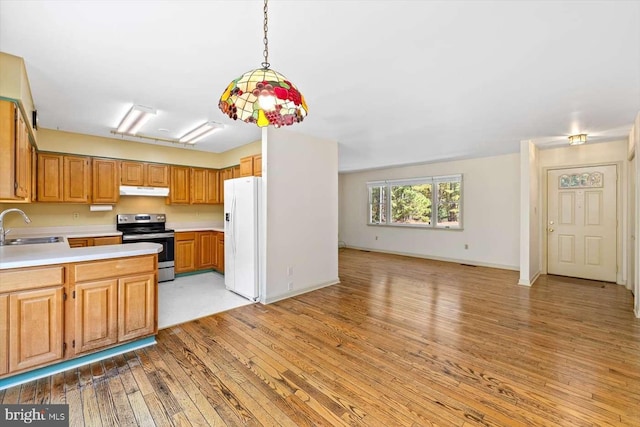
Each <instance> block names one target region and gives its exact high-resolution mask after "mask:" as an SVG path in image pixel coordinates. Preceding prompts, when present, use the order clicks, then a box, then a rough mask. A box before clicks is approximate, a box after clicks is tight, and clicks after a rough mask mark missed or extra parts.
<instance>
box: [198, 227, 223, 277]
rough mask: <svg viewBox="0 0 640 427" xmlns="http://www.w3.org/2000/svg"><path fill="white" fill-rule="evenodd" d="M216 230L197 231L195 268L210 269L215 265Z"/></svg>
mask: <svg viewBox="0 0 640 427" xmlns="http://www.w3.org/2000/svg"><path fill="white" fill-rule="evenodd" d="M217 249H218V248H217V245H216V232H215V231H198V232H197V245H196V253H197V254H198V258H197V260H196V269H197V270H206V269H212V268H214V266H215V265H216V261H217V258H216V251H217Z"/></svg>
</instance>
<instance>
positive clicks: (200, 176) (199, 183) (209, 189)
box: [191, 168, 220, 205]
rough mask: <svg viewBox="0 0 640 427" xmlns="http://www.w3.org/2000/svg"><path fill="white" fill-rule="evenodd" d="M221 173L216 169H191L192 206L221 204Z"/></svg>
mask: <svg viewBox="0 0 640 427" xmlns="http://www.w3.org/2000/svg"><path fill="white" fill-rule="evenodd" d="M218 193H219V173H218V171H217V170H215V169H204V168H191V204H208V205H211V204H216V203H220V201H219V197H218Z"/></svg>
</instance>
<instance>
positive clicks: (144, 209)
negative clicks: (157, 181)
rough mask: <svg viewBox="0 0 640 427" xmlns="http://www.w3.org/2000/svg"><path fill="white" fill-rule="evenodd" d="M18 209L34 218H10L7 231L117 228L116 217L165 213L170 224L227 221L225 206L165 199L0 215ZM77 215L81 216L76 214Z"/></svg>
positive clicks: (34, 206)
mask: <svg viewBox="0 0 640 427" xmlns="http://www.w3.org/2000/svg"><path fill="white" fill-rule="evenodd" d="M9 208H18V209H21V210H23V211H24V213H26V214H27V215H28V216H29V218H30V219H31V224H25V222H24V221H23V220H22V217H21V216H20V215H7V216H6V217H5V220H4V226H5V228H20V227H29V226H31V227H53V226H85V225H113V226H115V221H116V219H115V218H116V215H117V214H124V213H164V214H166V215H167V221H168V222H172V223H176V222H188V223H192V222H197V223H200V222H202V223H205V222H213V223H220V222H222V220H223V211H224V208H223V206H222V205H185V206H181V205H167V204H165V199H164V198H163V197H137V196H127V197H121V198H120V201H119V202H118V204H117V205H114V206H113V210H111V211H103V212H91V211H89V205H85V204H69V203H29V204H9V203H4V204H0V212H1V211H3V210H5V209H9ZM74 214H77V215H74Z"/></svg>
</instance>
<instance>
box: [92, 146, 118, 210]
mask: <svg viewBox="0 0 640 427" xmlns="http://www.w3.org/2000/svg"><path fill="white" fill-rule="evenodd" d="M91 172H92V179H91V182H92V191H91V202H92V203H96V204H115V203H118V200H119V199H120V188H119V187H120V167H119V162H118V161H117V160H113V159H100V158H96V157H94V158H92V159H91Z"/></svg>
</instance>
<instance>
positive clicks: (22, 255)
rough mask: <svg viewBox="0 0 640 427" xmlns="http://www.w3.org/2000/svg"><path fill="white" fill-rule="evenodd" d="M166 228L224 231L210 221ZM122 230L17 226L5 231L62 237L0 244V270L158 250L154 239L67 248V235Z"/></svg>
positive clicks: (13, 235) (115, 233)
mask: <svg viewBox="0 0 640 427" xmlns="http://www.w3.org/2000/svg"><path fill="white" fill-rule="evenodd" d="M166 226H167V228H170V229H174V230H176V231H177V232H181V231H218V232H224V225H223V224H220V223H210V222H190V223H184V222H182V223H167V224H166ZM119 235H122V232H120V231H118V230H116V228H115V226H112V225H83V226H63V227H29V226H27V227H20V228H16V229H14V231H13V232H12V233H10V234H8V235H7V239H13V238H17V237H50V236H58V237H62V238H63V241H62V242H60V243H40V244H33V245H19V246H0V270H3V269H8V268H19V267H33V266H38V265H51V264H62V263H66V262H80V261H91V260H98V259H108V258H121V257H127V256H136V255H147V254H153V253H159V252H161V251H162V245H159V244H157V243H127V244H126V245H107V246H89V247H84V248H70V247H69V243H68V242H67V239H68V238H73V237H101V236H119Z"/></svg>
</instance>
